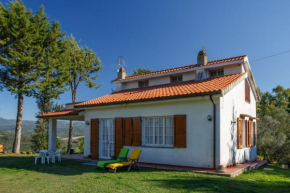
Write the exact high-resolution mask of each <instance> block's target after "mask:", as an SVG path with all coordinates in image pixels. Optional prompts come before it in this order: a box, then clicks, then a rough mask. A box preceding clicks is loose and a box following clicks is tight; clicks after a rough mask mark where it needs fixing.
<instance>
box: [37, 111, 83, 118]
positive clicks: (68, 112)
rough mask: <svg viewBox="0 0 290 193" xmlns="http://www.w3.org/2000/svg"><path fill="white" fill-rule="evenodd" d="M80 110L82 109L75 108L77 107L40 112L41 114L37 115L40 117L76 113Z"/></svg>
mask: <svg viewBox="0 0 290 193" xmlns="http://www.w3.org/2000/svg"><path fill="white" fill-rule="evenodd" d="M82 111H83V110H77V109H64V110H61V111H53V112H48V113H42V114H39V115H38V116H37V117H39V118H42V117H54V116H67V115H77V114H78V113H79V112H82Z"/></svg>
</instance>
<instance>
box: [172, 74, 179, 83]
mask: <svg viewBox="0 0 290 193" xmlns="http://www.w3.org/2000/svg"><path fill="white" fill-rule="evenodd" d="M181 81H182V75H180V76H172V77H171V82H181Z"/></svg>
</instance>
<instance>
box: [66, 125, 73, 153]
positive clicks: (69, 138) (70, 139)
mask: <svg viewBox="0 0 290 193" xmlns="http://www.w3.org/2000/svg"><path fill="white" fill-rule="evenodd" d="M73 123H74V122H73V121H70V122H69V134H68V142H67V151H66V152H67V154H70V148H71V146H72V138H73V130H74V128H73Z"/></svg>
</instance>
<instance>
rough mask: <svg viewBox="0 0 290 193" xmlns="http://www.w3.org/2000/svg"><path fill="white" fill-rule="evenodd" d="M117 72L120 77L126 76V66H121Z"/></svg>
mask: <svg viewBox="0 0 290 193" xmlns="http://www.w3.org/2000/svg"><path fill="white" fill-rule="evenodd" d="M117 72H118V79H124V78H126V76H127V74H126V71H125V69H124V68H119V69H118V71H117Z"/></svg>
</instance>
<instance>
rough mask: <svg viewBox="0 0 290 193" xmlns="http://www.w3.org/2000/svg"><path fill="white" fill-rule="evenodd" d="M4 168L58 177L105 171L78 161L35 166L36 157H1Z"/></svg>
mask: <svg viewBox="0 0 290 193" xmlns="http://www.w3.org/2000/svg"><path fill="white" fill-rule="evenodd" d="M4 168H9V169H16V170H30V171H35V172H42V173H48V174H58V175H65V176H67V175H79V174H83V173H89V172H100V173H103V172H105V171H102V170H97V169H96V167H92V166H84V165H82V164H81V163H80V162H78V161H74V160H62V162H56V163H55V164H52V163H51V164H40V160H38V164H36V165H35V164H34V157H32V156H31V157H29V156H24V157H20V156H17V157H14V156H13V157H5V156H1V157H0V170H1V169H4Z"/></svg>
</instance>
